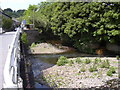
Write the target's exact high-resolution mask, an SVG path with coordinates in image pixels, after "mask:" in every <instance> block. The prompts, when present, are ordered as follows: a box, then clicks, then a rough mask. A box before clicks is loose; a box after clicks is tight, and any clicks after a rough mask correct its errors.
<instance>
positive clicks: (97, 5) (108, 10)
mask: <svg viewBox="0 0 120 90" xmlns="http://www.w3.org/2000/svg"><path fill="white" fill-rule="evenodd" d="M38 8H39V9H38ZM119 8H120V2H89V3H86V2H59V3H58V2H53V3H50V2H42V3H39V4H38V5H30V6H29V8H28V10H26V11H25V13H24V16H23V17H22V18H23V19H26V20H27V23H29V24H30V23H32V22H33V18H32V17H33V13H34V20H35V27H36V28H39V29H41V30H42V33H49V34H50V33H51V34H52V33H53V34H54V35H57V36H59V37H60V38H61V40H63V41H64V42H65V43H67V44H68V45H72V46H74V47H75V48H77V49H78V50H79V51H83V52H87V53H94V49H92V48H89V47H91V44H93V43H99V44H100V45H101V46H104V45H106V43H108V42H109V43H116V44H117V43H119V42H120V30H119V29H120V20H119V19H120V9H119Z"/></svg>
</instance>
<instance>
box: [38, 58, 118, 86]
mask: <svg viewBox="0 0 120 90" xmlns="http://www.w3.org/2000/svg"><path fill="white" fill-rule="evenodd" d="M118 61H119V60H117V59H116V58H111V57H101V58H98V57H84V58H83V57H79V58H69V59H67V62H68V63H66V64H64V65H60V66H58V65H53V66H51V67H49V68H45V69H44V67H46V64H44V63H43V62H41V63H42V64H43V65H42V67H41V68H43V69H42V70H41V72H42V74H39V75H37V76H36V81H37V82H39V83H41V84H45V85H47V86H50V87H56V88H104V87H110V86H112V85H114V84H115V85H114V86H112V87H114V88H115V87H118V83H117V81H118V79H119V77H118ZM107 65H108V66H107ZM108 71H109V72H108ZM108 73H109V74H108ZM110 80H111V82H112V80H114V81H115V80H116V81H115V83H114V81H113V82H112V85H110V84H108V83H107V82H108V81H110Z"/></svg>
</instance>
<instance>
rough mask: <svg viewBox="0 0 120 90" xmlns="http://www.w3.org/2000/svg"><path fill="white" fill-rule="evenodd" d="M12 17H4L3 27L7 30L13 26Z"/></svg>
mask: <svg viewBox="0 0 120 90" xmlns="http://www.w3.org/2000/svg"><path fill="white" fill-rule="evenodd" d="M12 23H13V22H12V19H10V18H5V17H2V28H3V29H4V30H6V31H9V29H10V28H11V27H12Z"/></svg>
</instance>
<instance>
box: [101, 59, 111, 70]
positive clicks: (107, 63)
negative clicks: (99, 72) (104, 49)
mask: <svg viewBox="0 0 120 90" xmlns="http://www.w3.org/2000/svg"><path fill="white" fill-rule="evenodd" d="M100 67H101V68H109V67H110V63H109V61H108V60H104V61H102V62H101V64H100Z"/></svg>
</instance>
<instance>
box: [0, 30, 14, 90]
mask: <svg viewBox="0 0 120 90" xmlns="http://www.w3.org/2000/svg"><path fill="white" fill-rule="evenodd" d="M14 36H15V32H6V33H3V34H0V90H1V89H2V87H3V82H4V78H3V70H4V65H5V61H6V58H7V54H8V50H9V47H10V45H11V43H12V41H13V38H14Z"/></svg>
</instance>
